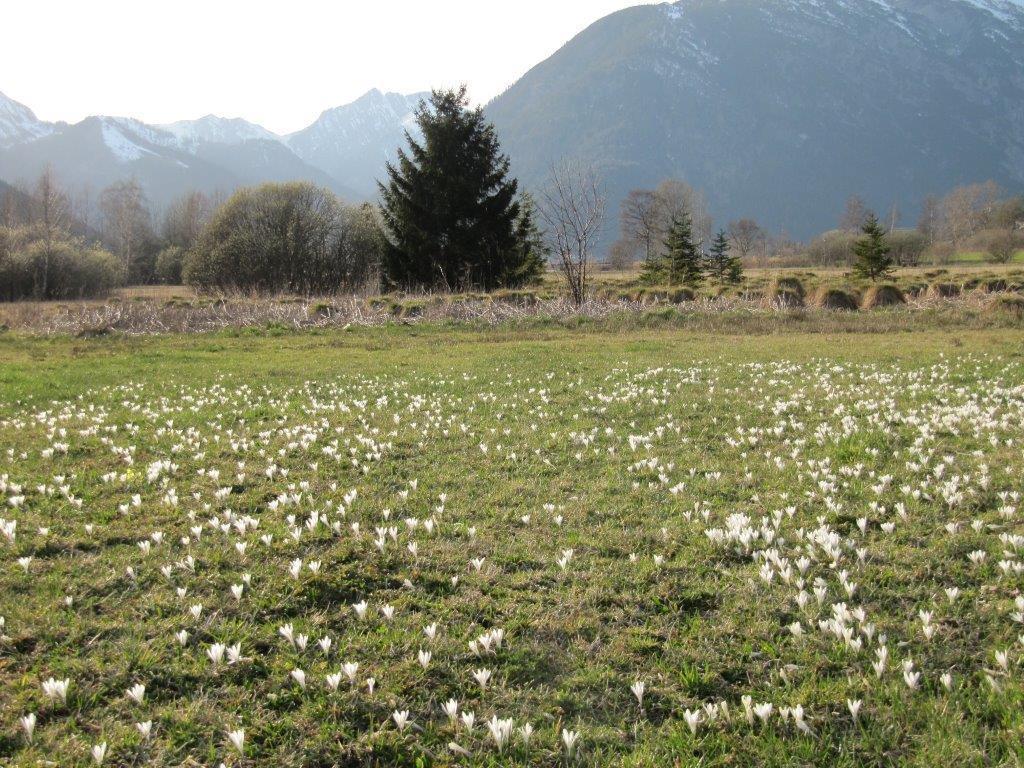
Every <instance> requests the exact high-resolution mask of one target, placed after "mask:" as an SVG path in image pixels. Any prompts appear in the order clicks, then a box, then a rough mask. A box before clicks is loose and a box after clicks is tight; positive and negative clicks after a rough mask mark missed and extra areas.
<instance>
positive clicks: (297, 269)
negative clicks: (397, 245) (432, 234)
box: [183, 182, 384, 294]
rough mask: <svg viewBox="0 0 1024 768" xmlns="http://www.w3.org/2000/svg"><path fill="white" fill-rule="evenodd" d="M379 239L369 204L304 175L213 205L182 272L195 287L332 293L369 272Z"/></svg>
mask: <svg viewBox="0 0 1024 768" xmlns="http://www.w3.org/2000/svg"><path fill="white" fill-rule="evenodd" d="M383 246H384V240H383V238H382V237H381V236H380V234H379V228H378V227H377V225H376V221H375V219H374V218H373V212H372V209H370V208H368V207H366V206H363V207H360V208H357V209H351V208H346V207H345V206H343V205H342V204H341V203H340V202H339V201H338V199H337V198H336V197H335V196H334V195H333V193H331V192H330V191H328V190H326V189H323V188H320V187H317V186H315V185H313V184H309V183H305V182H297V183H290V184H264V185H262V186H259V187H251V188H245V189H240V190H238V191H237V192H235V194H234V195H232V196H231V198H230V199H229V200H228V201H227V202H226V203H225V204H224V205H223V206H222V207H221V208H220V210H218V211H217V214H216V215H215V216H214V217H213V219H212V220H211V221H210V223H209V224H207V226H206V228H205V229H204V230H203V233H202V235H201V236H200V239H199V243H198V245H197V246H196V248H195V249H194V250H193V251H192V252H190V253H189V255H188V257H187V258H186V259H185V264H184V267H183V272H184V278H185V280H186V281H187V282H188V283H189V284H191V285H195V286H197V287H199V288H233V289H240V290H255V291H266V292H290V293H296V294H312V293H333V292H336V291H339V290H342V289H349V290H351V289H357V288H363V287H364V285H365V283H366V282H367V281H369V280H371V279H374V278H375V276H376V274H377V270H378V266H379V263H380V257H381V253H382V249H383Z"/></svg>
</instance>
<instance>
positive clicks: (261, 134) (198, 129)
mask: <svg viewBox="0 0 1024 768" xmlns="http://www.w3.org/2000/svg"><path fill="white" fill-rule="evenodd" d="M160 128H162V129H163V130H165V131H167V133H170V134H172V135H173V136H174V137H175V138H177V140H178V143H179V144H180V145H181V146H182V147H197V146H202V145H203V144H208V143H212V144H241V143H243V142H246V141H253V140H261V141H279V140H280V139H279V137H278V136H277V135H276V134H274V133H271V132H270V131H268V130H267V129H266V128H264V127H263V126H261V125H256V124H255V123H250V122H249V121H248V120H242V119H241V118H225V117H217V115H207V116H206V117H201V118H199V119H198V120H179V121H178V122H176V123H169V124H167V125H161V126H160Z"/></svg>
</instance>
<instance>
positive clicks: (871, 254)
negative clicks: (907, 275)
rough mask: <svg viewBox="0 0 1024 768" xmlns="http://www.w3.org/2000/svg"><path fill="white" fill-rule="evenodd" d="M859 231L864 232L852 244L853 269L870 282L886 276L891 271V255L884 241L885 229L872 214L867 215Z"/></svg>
mask: <svg viewBox="0 0 1024 768" xmlns="http://www.w3.org/2000/svg"><path fill="white" fill-rule="evenodd" d="M861 231H862V232H863V233H864V234H863V236H862V237H861V238H860V239H859V240H857V242H856V243H854V246H853V253H854V256H855V257H856V258H855V261H854V263H853V271H854V272H855V273H856V274H857V275H859V276H860V277H866V278H868V279H869V280H871V281H872V282H874V281H875V280H878V279H879V278H885V277H888V275H889V273H890V272H891V271H892V256H891V255H890V248H889V245H888V243H886V241H885V230H884V229H882V226H881V225H880V224H879V223H878V219H877V218H876V217H875V215H874V214H871V215H870V216H868V219H867V221H866V222H865V223H864V226H863V228H862V230H861Z"/></svg>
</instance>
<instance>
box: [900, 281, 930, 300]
mask: <svg viewBox="0 0 1024 768" xmlns="http://www.w3.org/2000/svg"><path fill="white" fill-rule="evenodd" d="M905 293H906V295H907V296H909V297H910V298H912V299H916V298H918V297H919V296H924V295H925V294H926V293H928V283H911V284H910V285H908V286H907V290H906V291H905Z"/></svg>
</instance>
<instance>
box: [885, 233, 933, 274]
mask: <svg viewBox="0 0 1024 768" xmlns="http://www.w3.org/2000/svg"><path fill="white" fill-rule="evenodd" d="M887 239H888V242H889V253H890V254H891V255H892V258H893V260H894V261H895V262H896V263H897V264H899V265H900V266H901V267H915V266H917V265H918V264H919V263H920V261H921V257H922V256H924V253H925V251H926V250H927V249H928V238H927V237H925V236H924V235H923V234H921V233H920V232H918V231H917V230H916V229H897V230H893V231H892V232H890V233H889V236H888V238H887Z"/></svg>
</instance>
